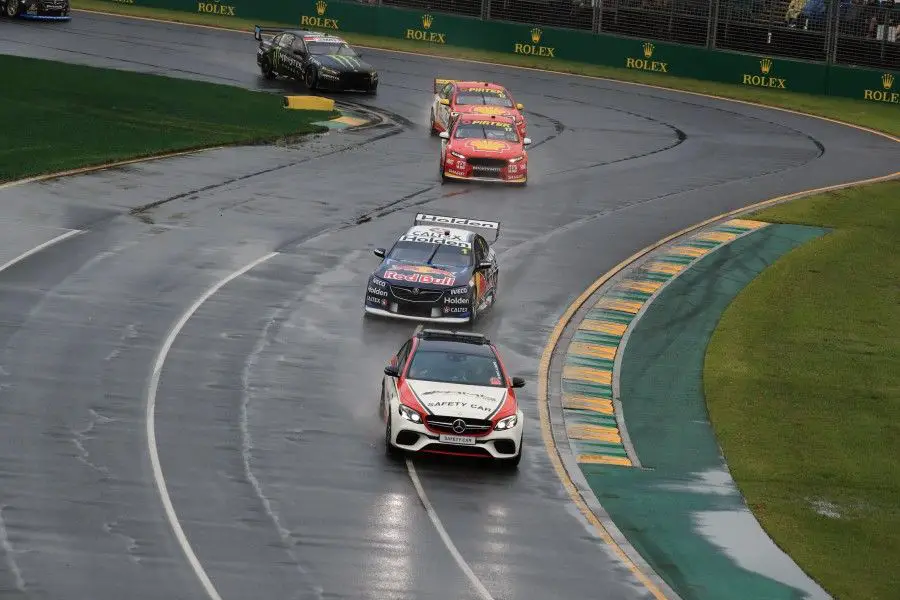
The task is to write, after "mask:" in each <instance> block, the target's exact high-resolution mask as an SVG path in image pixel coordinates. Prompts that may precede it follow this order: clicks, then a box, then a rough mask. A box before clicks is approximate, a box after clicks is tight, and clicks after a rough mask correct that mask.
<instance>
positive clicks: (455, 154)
mask: <svg viewBox="0 0 900 600" xmlns="http://www.w3.org/2000/svg"><path fill="white" fill-rule="evenodd" d="M450 155H451V156H455V157H456V158H461V159H462V160H466V157H465V156H463V155H462V154H460V153H459V152H454V151H453V150H451V151H450Z"/></svg>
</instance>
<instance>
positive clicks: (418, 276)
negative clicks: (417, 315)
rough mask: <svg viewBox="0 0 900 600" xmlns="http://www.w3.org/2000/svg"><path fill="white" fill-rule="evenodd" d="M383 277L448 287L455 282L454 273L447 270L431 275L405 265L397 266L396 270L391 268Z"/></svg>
mask: <svg viewBox="0 0 900 600" xmlns="http://www.w3.org/2000/svg"><path fill="white" fill-rule="evenodd" d="M384 278H385V279H390V280H392V281H408V282H410V283H424V284H430V285H440V286H446V287H450V286H451V285H453V284H454V283H456V275H454V274H453V273H450V272H448V271H443V275H433V274H428V273H422V272H417V271H414V270H412V269H408V268H407V267H397V269H396V270H394V269H391V270H389V271H386V272H385V274H384Z"/></svg>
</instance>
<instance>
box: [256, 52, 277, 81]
mask: <svg viewBox="0 0 900 600" xmlns="http://www.w3.org/2000/svg"><path fill="white" fill-rule="evenodd" d="M259 70H260V71H262V74H263V77H265V78H266V79H275V69H273V68H272V61H271V60H269V57H268V56H266V57H265V58H263V60H262V64H261V65H260V66H259Z"/></svg>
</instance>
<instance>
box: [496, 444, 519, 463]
mask: <svg viewBox="0 0 900 600" xmlns="http://www.w3.org/2000/svg"><path fill="white" fill-rule="evenodd" d="M520 462H522V443H521V442H520V443H519V453H518V454H516V455H515V456H514V457H512V458H502V459H500V464H501V466H502V467H503V468H505V469H511V470H513V469H517V468H518V467H519V463H520Z"/></svg>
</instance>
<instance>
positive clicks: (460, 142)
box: [440, 114, 531, 185]
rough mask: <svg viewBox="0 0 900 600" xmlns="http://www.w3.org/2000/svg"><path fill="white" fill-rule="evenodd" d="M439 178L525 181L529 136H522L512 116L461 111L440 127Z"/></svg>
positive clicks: (444, 179) (506, 181)
mask: <svg viewBox="0 0 900 600" xmlns="http://www.w3.org/2000/svg"><path fill="white" fill-rule="evenodd" d="M440 137H441V139H442V140H444V141H443V142H441V165H440V172H441V180H442V181H446V180H447V179H471V180H474V181H500V182H503V183H516V184H519V185H526V184H527V183H528V153H527V152H526V151H525V147H526V146H528V145H529V144H531V140H530V139H528V138H527V137H526V138H523V137H522V136H520V135H519V132H518V130H517V129H516V122H515V119H514V118H513V117H511V116H498V115H492V116H489V117H483V116H481V115H471V114H469V115H465V114H464V115H460V116H459V117H457V118H456V120H455V121H454V122H453V124H452V125H451V126H450V131H449V133H448V132H446V131H442V132H441V133H440Z"/></svg>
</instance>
